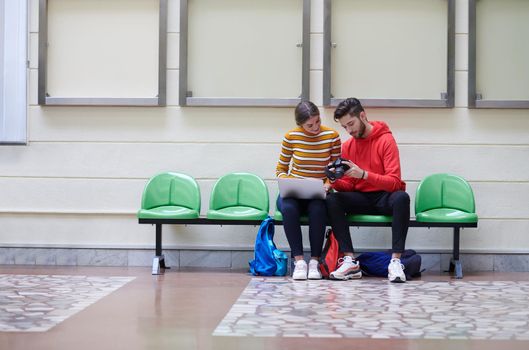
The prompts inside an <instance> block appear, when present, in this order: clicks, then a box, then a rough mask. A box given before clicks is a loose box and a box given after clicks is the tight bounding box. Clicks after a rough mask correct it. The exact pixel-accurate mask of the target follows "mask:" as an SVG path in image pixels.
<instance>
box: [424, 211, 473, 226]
mask: <svg viewBox="0 0 529 350" xmlns="http://www.w3.org/2000/svg"><path fill="white" fill-rule="evenodd" d="M416 220H417V221H419V222H461V223H474V222H477V221H478V215H477V214H476V213H467V212H464V211H461V210H457V209H451V208H439V209H430V210H426V211H423V212H422V213H418V214H417V215H416Z"/></svg>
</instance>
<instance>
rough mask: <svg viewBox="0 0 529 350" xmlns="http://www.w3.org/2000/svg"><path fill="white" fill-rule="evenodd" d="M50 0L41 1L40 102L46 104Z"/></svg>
mask: <svg viewBox="0 0 529 350" xmlns="http://www.w3.org/2000/svg"><path fill="white" fill-rule="evenodd" d="M47 57H48V0H40V1H39V81H38V103H39V105H44V104H46V78H47V74H48V61H47Z"/></svg>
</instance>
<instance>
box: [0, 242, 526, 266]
mask: <svg viewBox="0 0 529 350" xmlns="http://www.w3.org/2000/svg"><path fill="white" fill-rule="evenodd" d="M163 253H164V256H165V259H166V264H167V265H168V266H170V267H173V268H180V267H210V268H228V269H233V270H241V269H243V270H244V269H247V268H248V261H249V260H251V259H253V250H240V249H237V250H226V249H222V250H211V249H204V250H199V249H192V250H191V249H167V250H164V252H163ZM288 253H289V252H288V251H287V255H288ZM360 253H361V252H359V254H360ZM419 254H420V255H421V257H422V268H423V269H426V271H430V272H442V271H445V270H446V269H448V265H449V262H450V257H451V254H450V253H430V252H420V251H419ZM305 255H306V258H307V259H308V258H309V257H310V254H309V253H308V252H306V253H305ZM153 256H154V251H153V250H152V249H87V248H82V249H80V248H21V247H18V248H12V247H0V265H43V266H122V267H136V266H144V267H150V266H151V265H152V258H153ZM461 261H462V264H463V271H466V272H474V271H498V272H529V254H490V253H487V254H483V253H465V254H461Z"/></svg>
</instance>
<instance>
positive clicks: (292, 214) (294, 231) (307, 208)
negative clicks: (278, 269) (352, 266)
mask: <svg viewBox="0 0 529 350" xmlns="http://www.w3.org/2000/svg"><path fill="white" fill-rule="evenodd" d="M277 208H278V209H279V211H281V214H283V228H284V230H285V234H286V236H287V240H288V244H289V245H290V250H291V252H292V257H294V256H299V255H303V239H302V236H301V226H300V217H301V216H302V215H307V216H308V218H309V242H310V253H311V256H315V257H319V256H321V251H322V247H323V239H324V236H325V226H326V221H327V208H326V206H325V200H323V199H296V198H281V197H278V198H277Z"/></svg>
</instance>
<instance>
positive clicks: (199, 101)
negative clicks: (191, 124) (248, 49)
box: [186, 97, 301, 107]
mask: <svg viewBox="0 0 529 350" xmlns="http://www.w3.org/2000/svg"><path fill="white" fill-rule="evenodd" d="M300 101H301V99H300V98H237V97H233V98H232V97H218V98H215V97H211V98H210V97H187V98H186V105H187V106H217V107H230V106H234V107H242V106H245V107H251V106H254V107H291V106H295V105H297V104H298V103H299V102H300Z"/></svg>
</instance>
